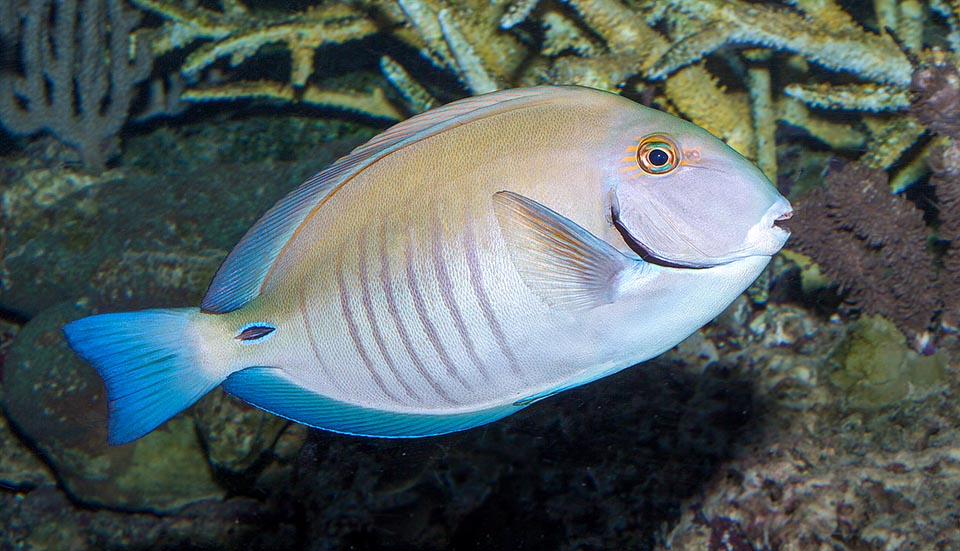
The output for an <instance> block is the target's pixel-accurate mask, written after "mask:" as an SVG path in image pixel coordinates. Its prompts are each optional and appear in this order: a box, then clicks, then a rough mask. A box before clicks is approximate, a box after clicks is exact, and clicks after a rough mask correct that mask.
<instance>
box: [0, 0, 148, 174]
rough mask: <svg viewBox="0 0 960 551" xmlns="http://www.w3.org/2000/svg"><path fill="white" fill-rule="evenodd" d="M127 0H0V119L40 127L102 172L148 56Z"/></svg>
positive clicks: (24, 128) (27, 129) (21, 127)
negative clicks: (136, 37)
mask: <svg viewBox="0 0 960 551" xmlns="http://www.w3.org/2000/svg"><path fill="white" fill-rule="evenodd" d="M139 21H140V14H139V12H137V11H136V10H134V9H132V8H129V7H128V6H127V5H126V4H125V0H0V51H3V54H2V55H3V56H5V57H7V59H4V60H3V63H2V64H0V67H6V68H5V69H0V70H2V71H3V72H2V73H0V123H2V124H3V126H5V127H6V128H7V129H8V130H10V131H11V132H13V133H15V134H33V133H36V132H39V131H42V130H45V131H47V132H50V133H52V134H53V135H54V136H56V137H57V139H59V140H60V141H61V142H63V143H65V144H67V145H69V146H71V147H72V148H74V149H76V150H77V151H78V152H79V153H80V157H81V160H82V161H83V164H84V166H85V167H87V168H88V169H91V170H100V169H102V168H103V167H104V165H105V164H106V162H107V160H109V158H110V157H111V156H113V155H114V154H115V153H116V152H117V150H118V139H117V133H118V132H119V130H120V128H121V127H122V126H123V124H124V122H125V121H126V119H127V112H128V110H129V108H130V105H131V102H132V101H133V98H134V97H135V95H136V91H137V90H136V89H137V86H138V85H139V83H140V82H142V81H143V80H144V79H146V78H147V76H148V75H149V74H150V70H151V67H152V64H153V59H152V56H151V54H150V52H149V51H148V49H147V47H146V44H145V43H144V42H136V41H135V40H134V36H133V34H132V31H133V30H134V29H135V28H136V26H137V25H138V24H139Z"/></svg>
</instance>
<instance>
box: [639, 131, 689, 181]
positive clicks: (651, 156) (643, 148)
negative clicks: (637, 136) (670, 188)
mask: <svg viewBox="0 0 960 551" xmlns="http://www.w3.org/2000/svg"><path fill="white" fill-rule="evenodd" d="M637 164H638V165H640V168H642V169H643V171H644V172H646V173H647V174H654V175H660V174H667V173H668V172H671V171H672V170H673V169H675V168H677V167H678V166H679V165H680V149H679V148H678V147H677V145H676V144H675V143H673V140H671V139H670V138H668V137H666V136H663V135H660V134H654V135H652V136H647V137H646V138H644V139H642V140H640V144H639V145H638V146H637Z"/></svg>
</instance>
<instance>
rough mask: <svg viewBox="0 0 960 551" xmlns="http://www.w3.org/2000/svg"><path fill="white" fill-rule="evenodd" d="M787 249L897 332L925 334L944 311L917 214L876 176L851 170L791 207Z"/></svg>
mask: <svg viewBox="0 0 960 551" xmlns="http://www.w3.org/2000/svg"><path fill="white" fill-rule="evenodd" d="M797 203H798V204H797V211H798V213H799V214H800V216H797V220H796V223H791V226H792V228H793V229H794V234H793V236H792V237H791V246H792V248H793V249H794V250H796V251H798V252H801V253H803V254H805V255H807V256H809V257H810V258H812V259H813V260H814V262H816V263H817V264H819V265H820V267H821V268H822V269H823V270H824V272H825V273H826V275H828V276H829V277H830V278H831V279H833V280H834V281H836V282H837V283H838V284H839V285H840V289H841V290H842V291H846V292H847V297H846V298H847V301H848V302H849V303H851V304H852V305H853V306H855V307H857V308H860V309H861V310H863V311H865V312H867V313H875V314H880V315H882V316H884V317H886V318H888V319H890V320H892V321H894V322H895V323H896V324H897V326H898V327H900V328H901V329H902V330H905V331H907V332H908V333H911V334H912V335H919V334H922V333H923V332H925V331H926V330H927V329H928V327H929V325H930V323H931V321H932V319H933V318H934V316H935V315H936V314H937V312H939V311H940V310H941V307H942V289H941V283H942V281H941V279H940V278H938V275H937V272H936V269H935V262H936V258H935V255H934V253H933V251H932V250H931V249H930V248H929V247H928V244H927V243H928V237H929V234H930V232H929V229H928V228H927V226H926V224H925V223H924V220H923V213H922V212H921V211H920V210H919V209H918V208H916V207H915V206H914V205H913V203H911V202H910V201H909V200H907V199H906V198H905V197H903V196H902V195H893V194H891V193H890V187H889V186H888V185H887V175H886V173H885V172H884V171H882V170H879V169H873V168H869V167H867V166H864V165H861V164H858V163H849V164H846V165H843V166H841V167H839V168H836V169H831V170H830V171H829V172H828V174H827V175H826V178H825V182H824V185H823V186H821V187H819V188H817V189H815V190H814V191H812V192H810V193H808V194H807V195H806V196H804V197H802V198H801V199H800V200H799V201H797Z"/></svg>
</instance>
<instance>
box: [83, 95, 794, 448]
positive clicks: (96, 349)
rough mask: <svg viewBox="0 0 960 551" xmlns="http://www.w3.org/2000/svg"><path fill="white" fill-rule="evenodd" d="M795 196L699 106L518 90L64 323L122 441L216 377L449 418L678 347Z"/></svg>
mask: <svg viewBox="0 0 960 551" xmlns="http://www.w3.org/2000/svg"><path fill="white" fill-rule="evenodd" d="M791 214H792V210H791V207H790V204H789V203H788V202H787V200H786V199H784V198H783V197H782V196H781V195H780V194H779V193H778V192H777V190H776V189H775V188H774V187H773V185H771V183H770V182H769V181H768V180H767V178H766V177H764V175H763V174H762V173H761V172H760V171H759V170H758V169H757V168H756V167H755V166H753V165H752V164H751V163H750V162H749V161H747V160H746V159H744V158H743V157H741V156H740V155H739V154H737V153H736V152H735V151H733V150H732V149H731V148H729V147H727V146H726V145H725V144H724V143H723V142H721V141H720V140H718V139H716V138H715V137H713V136H711V135H710V134H708V133H707V132H706V131H704V130H703V129H701V128H699V127H697V126H695V125H693V124H691V123H689V122H686V121H683V120H680V119H678V118H675V117H673V116H671V115H668V114H665V113H662V112H659V111H656V110H653V109H650V108H647V107H643V106H641V105H638V104H636V103H634V102H632V101H630V100H628V99H626V98H623V97H621V96H618V95H616V94H612V93H607V92H601V91H597V90H591V89H588V88H580V87H536V88H527V89H516V90H505V91H500V92H494V93H491V94H487V95H483V96H478V97H474V98H469V99H464V100H461V101H457V102H454V103H451V104H449V105H446V106H444V107H440V108H438V109H434V110H431V111H428V112H426V113H423V114H420V115H417V116H415V117H413V118H411V119H409V120H407V121H405V122H402V123H400V124H397V125H396V126H394V127H392V128H390V129H388V130H387V131H385V132H384V133H382V134H380V135H379V136H377V137H375V138H373V139H372V140H370V141H369V142H368V143H366V144H365V145H362V146H360V147H359V148H357V149H356V150H354V151H353V152H352V153H350V154H349V155H347V156H346V157H343V158H341V159H340V160H338V161H336V162H335V163H334V164H333V165H331V166H330V167H328V168H326V169H325V170H323V171H321V172H320V173H318V174H317V175H315V176H313V177H312V178H310V179H309V180H307V181H306V182H304V183H303V184H302V185H300V186H299V187H298V188H296V189H295V190H293V191H292V192H291V193H290V194H289V195H287V196H286V197H284V198H283V199H281V200H280V201H279V202H278V203H277V204H276V205H274V206H273V208H271V209H270V210H269V211H268V212H267V213H266V214H265V215H264V216H263V217H262V218H261V219H260V220H259V221H258V222H257V223H256V224H254V226H253V227H252V228H251V229H250V230H249V231H248V232H247V234H246V235H245V236H244V237H243V239H242V240H241V241H240V242H239V243H238V244H237V246H236V247H235V248H234V249H233V251H232V252H231V253H230V254H229V256H227V258H226V260H225V261H224V262H223V265H222V266H221V267H220V269H219V271H218V272H217V274H216V276H215V277H214V279H213V281H212V282H211V284H210V287H209V289H208V290H207V293H206V295H205V296H204V298H203V301H202V302H201V304H200V307H199V308H174V309H155V310H145V311H141V312H126V313H108V314H100V315H95V316H90V317H87V318H83V319H80V320H78V321H75V322H73V323H70V324H68V325H67V326H65V328H64V331H65V334H66V337H67V339H68V341H69V343H70V346H71V347H72V348H73V350H75V351H76V352H77V354H79V355H80V356H81V357H83V358H84V359H85V360H87V361H88V362H89V363H90V364H92V365H93V367H94V368H96V369H97V371H98V372H99V373H100V375H101V377H102V378H103V381H104V383H105V384H106V391H107V398H108V400H109V408H110V420H109V440H110V442H111V443H113V444H122V443H126V442H130V441H132V440H135V439H137V438H139V437H141V436H143V435H145V434H147V433H148V432H150V431H151V430H153V429H154V428H156V427H157V426H158V425H160V424H162V423H163V422H164V421H166V420H167V419H169V418H170V417H172V416H173V415H175V414H177V413H178V412H180V411H182V410H183V409H185V408H187V407H188V406H190V405H191V404H193V403H194V402H196V401H197V400H198V399H200V397H202V396H203V395H204V394H206V393H207V392H209V391H210V390H212V389H213V388H214V387H216V386H217V385H222V386H223V388H224V390H226V391H227V392H229V393H230V394H233V395H234V396H237V397H239V398H241V399H243V400H245V401H247V402H249V403H250V404H253V405H254V406H257V407H259V408H262V409H264V410H266V411H269V412H272V413H275V414H277V415H280V416H283V417H286V418H288V419H292V420H294V421H297V422H299V423H303V424H306V425H310V426H313V427H319V428H322V429H327V430H331V431H336V432H341V433H348V434H355V435H365V436H378V437H418V436H428V435H434V434H443V433H448V432H453V431H458V430H464V429H468V428H471V427H475V426H478V425H482V424H484V423H489V422H491V421H494V420H496V419H500V418H502V417H505V416H507V415H510V414H511V413H514V412H516V411H519V410H520V409H521V408H523V407H525V406H527V405H529V404H531V403H533V402H535V401H537V400H539V399H542V398H545V397H547V396H550V395H552V394H556V393H558V392H561V391H563V390H566V389H569V388H572V387H576V386H579V385H582V384H585V383H588V382H590V381H593V380H596V379H598V378H600V377H605V376H607V375H610V374H612V373H616V372H617V371H620V370H622V369H624V368H626V367H628V366H631V365H634V364H636V363H638V362H642V361H644V360H647V359H649V358H652V357H654V356H656V355H658V354H660V353H662V352H664V351H665V350H667V349H669V348H671V347H672V346H674V345H676V344H677V343H678V342H680V341H681V340H682V339H684V338H686V337H687V336H689V335H690V334H691V333H693V332H694V331H696V330H697V329H698V328H700V327H701V326H703V325H704V324H705V323H707V322H708V321H710V320H711V319H713V318H714V317H715V316H717V315H718V314H719V313H720V312H721V311H722V310H723V309H724V308H725V307H726V306H727V305H728V304H730V302H731V301H733V299H734V298H736V297H737V295H739V294H740V293H741V292H743V290H744V289H745V288H746V287H747V286H748V285H749V284H750V283H751V282H752V281H754V279H756V277H757V276H758V275H759V274H760V272H761V271H762V270H763V269H764V267H765V266H766V265H767V263H768V262H769V260H770V258H771V256H772V255H774V254H776V253H777V251H779V250H780V248H781V247H782V246H783V244H784V242H785V241H786V240H787V237H788V236H789V232H788V231H787V230H786V229H784V228H782V227H780V226H779V225H778V224H777V222H778V221H780V220H785V219H787V218H789V217H790V216H791Z"/></svg>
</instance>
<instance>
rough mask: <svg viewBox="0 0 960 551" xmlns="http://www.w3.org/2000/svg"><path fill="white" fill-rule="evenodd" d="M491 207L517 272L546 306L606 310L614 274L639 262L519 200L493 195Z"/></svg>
mask: <svg viewBox="0 0 960 551" xmlns="http://www.w3.org/2000/svg"><path fill="white" fill-rule="evenodd" d="M493 206H494V212H496V214H497V219H498V221H499V222H500V227H501V229H502V230H503V236H504V240H505V241H506V242H507V248H508V250H509V252H510V257H511V259H512V260H513V262H514V265H515V266H516V267H517V271H518V272H520V275H521V276H522V277H523V280H524V282H525V283H526V284H527V286H528V287H530V289H531V290H532V291H533V292H535V293H536V294H537V295H538V296H539V297H540V298H542V299H543V300H544V301H545V302H547V303H548V304H550V305H551V306H555V307H558V308H561V309H569V310H584V309H590V308H593V307H596V306H599V305H602V304H609V303H610V302H613V300H614V299H615V294H616V292H617V289H618V283H619V281H618V277H619V276H620V274H621V273H622V272H624V271H625V270H627V269H635V268H636V267H637V266H638V264H637V263H638V262H640V261H637V260H632V259H630V258H627V257H626V256H625V255H624V254H623V253H621V252H620V251H618V250H617V249H615V248H614V247H613V246H612V245H610V244H609V243H607V242H605V241H603V240H602V239H600V238H598V237H596V236H595V235H593V234H591V233H590V232H588V231H587V230H586V229H584V228H583V227H581V226H579V225H578V224H576V223H575V222H573V221H572V220H570V219H568V218H565V217H564V216H562V215H560V214H558V213H557V212H555V211H553V210H551V209H549V208H547V207H545V206H544V205H541V204H540V203H538V202H536V201H534V200H533V199H530V198H528V197H524V196H523V195H519V194H517V193H513V192H510V191H500V192H497V193H495V194H494V196H493Z"/></svg>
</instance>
